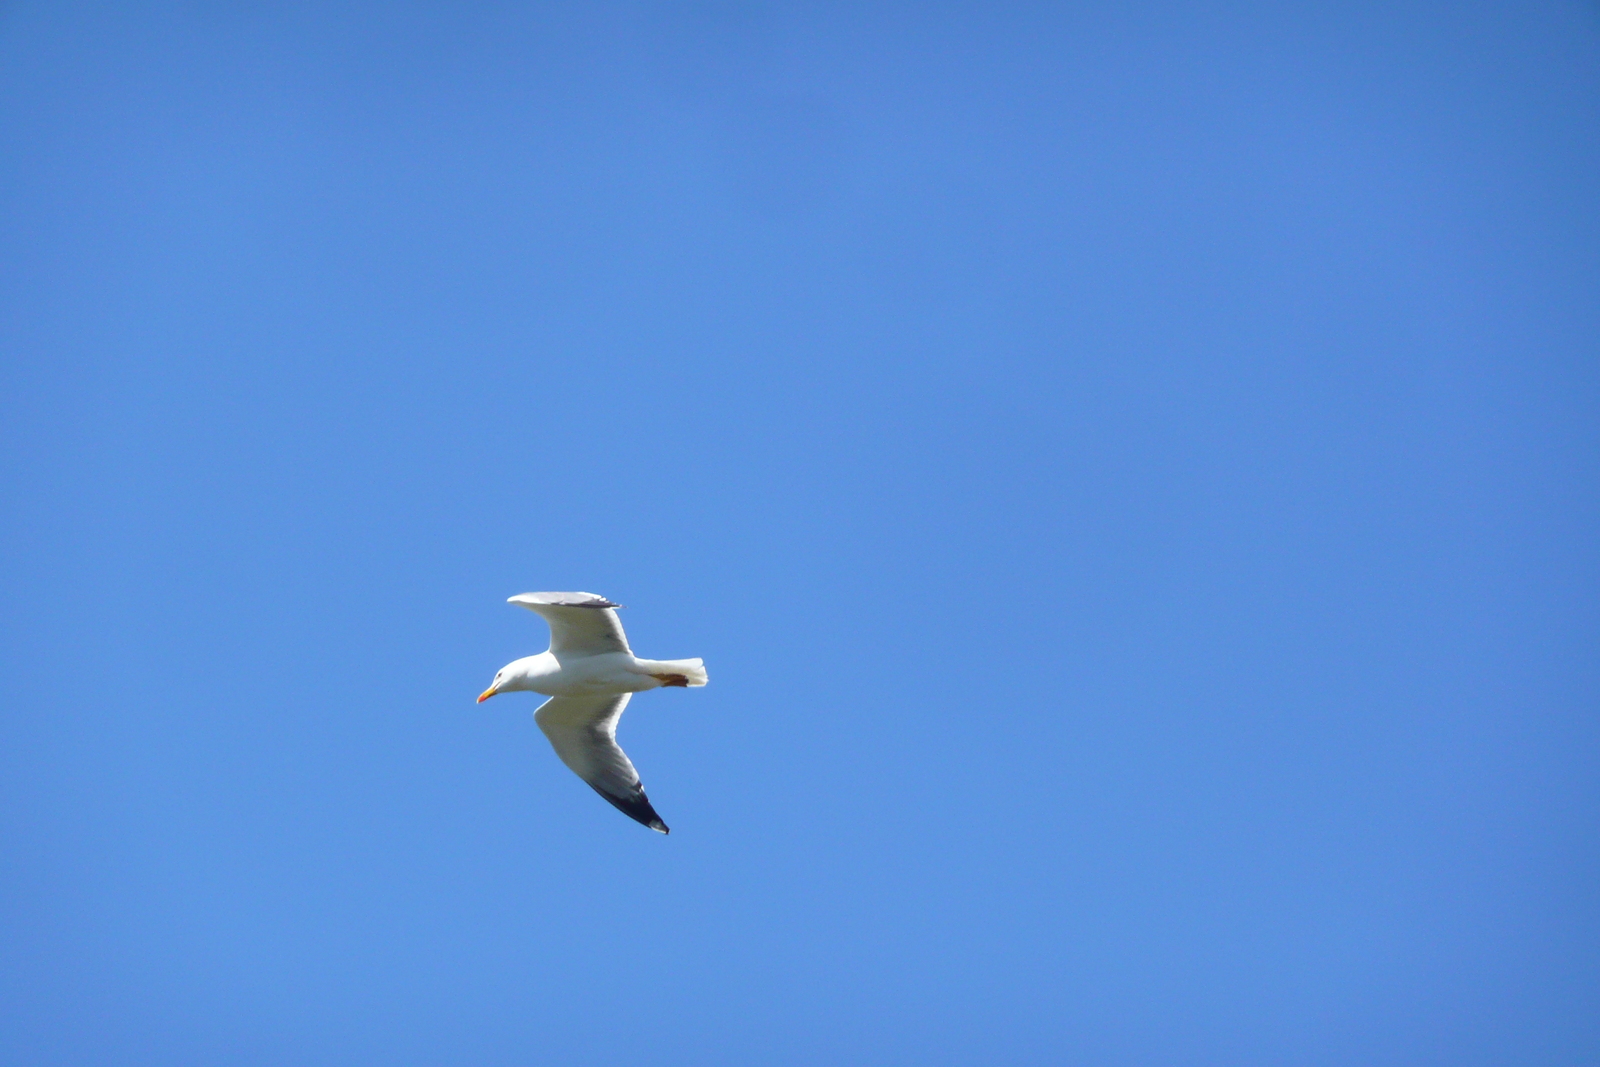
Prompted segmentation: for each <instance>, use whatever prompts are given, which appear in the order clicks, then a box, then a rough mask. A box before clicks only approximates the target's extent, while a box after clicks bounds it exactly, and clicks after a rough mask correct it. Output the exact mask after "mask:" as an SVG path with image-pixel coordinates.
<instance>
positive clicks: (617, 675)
mask: <svg viewBox="0 0 1600 1067" xmlns="http://www.w3.org/2000/svg"><path fill="white" fill-rule="evenodd" d="M699 665H700V661H699V660H670V659H639V658H638V657H637V656H635V655H634V654H633V653H632V652H602V653H600V654H599V655H595V656H574V655H571V654H570V653H569V654H567V655H563V656H557V655H556V654H555V653H554V652H541V653H539V654H538V655H537V656H524V657H522V658H521V659H519V660H513V661H512V662H510V663H508V664H506V665H505V667H504V668H503V669H502V672H501V673H502V675H503V677H504V679H505V680H504V682H502V683H501V684H500V685H498V686H497V687H496V691H497V692H501V693H503V692H506V691H507V690H512V689H526V690H529V691H530V692H534V693H543V694H544V695H545V696H547V697H596V696H612V695H615V694H618V693H642V692H644V691H645V690H646V689H660V688H661V687H662V686H663V685H666V684H667V683H666V682H663V681H661V680H660V679H659V678H657V677H656V675H668V676H670V675H684V676H685V677H693V675H692V673H687V672H692V671H693V670H694V668H695V667H698V666H699ZM700 673H701V674H704V673H705V671H704V669H703V668H702V669H701V670H700ZM689 684H690V685H695V684H697V683H695V682H693V681H691V682H689ZM698 684H699V685H705V682H704V681H701V682H699V683H698Z"/></svg>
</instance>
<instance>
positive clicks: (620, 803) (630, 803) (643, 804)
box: [589, 785, 672, 834]
mask: <svg viewBox="0 0 1600 1067" xmlns="http://www.w3.org/2000/svg"><path fill="white" fill-rule="evenodd" d="M589 788H591V789H593V790H594V791H595V792H596V793H599V794H600V795H601V796H603V797H605V798H606V801H607V803H609V804H610V805H611V806H612V807H614V808H616V809H617V810H618V811H620V812H622V814H624V815H626V816H627V817H628V818H630V819H632V820H633V821H635V822H638V823H643V824H644V825H645V826H648V827H650V829H652V830H654V831H655V832H656V833H658V834H670V833H671V832H672V831H671V830H669V829H667V824H666V823H664V822H662V821H661V816H659V815H657V814H656V809H655V808H653V807H651V806H650V798H649V797H647V796H645V795H644V790H643V789H641V790H639V791H638V792H637V793H636V794H634V795H633V796H631V797H614V796H612V795H611V794H610V793H607V792H606V791H605V790H604V789H601V788H600V787H599V786H594V785H591V786H590V787H589Z"/></svg>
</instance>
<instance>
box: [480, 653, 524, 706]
mask: <svg viewBox="0 0 1600 1067" xmlns="http://www.w3.org/2000/svg"><path fill="white" fill-rule="evenodd" d="M514 667H516V664H515V663H508V664H506V665H505V666H504V667H501V668H500V669H499V670H497V671H495V672H494V681H493V682H491V683H490V685H489V688H487V689H485V690H484V691H483V692H481V693H479V694H478V703H480V704H482V703H483V702H484V701H485V700H488V699H489V698H490V697H492V696H494V695H495V694H496V693H503V692H505V691H506V690H507V689H515V688H516V687H517V686H516V672H515V671H514V670H513V668H514Z"/></svg>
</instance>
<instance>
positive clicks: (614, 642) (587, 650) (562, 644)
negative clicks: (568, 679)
mask: <svg viewBox="0 0 1600 1067" xmlns="http://www.w3.org/2000/svg"><path fill="white" fill-rule="evenodd" d="M506 603H508V604H518V605H520V606H522V607H525V608H527V609H528V610H529V611H536V612H538V613H539V614H540V615H543V616H544V621H545V622H548V623H549V624H550V651H551V652H554V653H555V654H556V655H557V656H558V657H560V656H562V655H568V656H598V655H600V654H601V653H604V652H631V651H633V650H632V649H630V648H629V647H628V638H627V636H626V635H625V634H623V632H622V620H621V619H619V618H617V612H616V609H617V608H620V607H621V606H622V605H621V604H613V603H612V602H611V601H609V600H607V599H606V598H605V597H603V596H596V595H595V594H594V593H518V594H517V595H516V596H514V597H508V598H507V599H506Z"/></svg>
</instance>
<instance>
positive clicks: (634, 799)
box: [533, 693, 667, 833]
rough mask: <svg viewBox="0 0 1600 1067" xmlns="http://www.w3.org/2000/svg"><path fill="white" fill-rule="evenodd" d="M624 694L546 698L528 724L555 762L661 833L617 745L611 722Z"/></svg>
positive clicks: (624, 700) (664, 828) (619, 711)
mask: <svg viewBox="0 0 1600 1067" xmlns="http://www.w3.org/2000/svg"><path fill="white" fill-rule="evenodd" d="M630 695H631V694H629V693H622V694H620V695H617V696H598V697H551V698H550V699H549V700H547V701H545V702H544V703H543V704H542V705H541V706H540V707H539V710H538V711H536V712H534V713H533V721H534V722H536V723H538V724H539V729H541V730H543V731H544V735H545V736H546V737H548V738H549V739H550V744H551V745H553V746H554V747H555V750H556V755H558V756H560V757H561V762H562V763H565V764H566V765H567V766H568V767H570V768H571V769H572V772H573V773H574V774H576V775H577V776H578V777H579V778H582V779H583V780H584V781H586V782H588V783H589V784H590V785H591V786H593V787H594V791H595V792H596V793H599V794H600V795H601V796H603V797H605V798H606V799H607V800H609V801H610V802H611V803H612V804H614V805H616V807H617V810H619V811H621V812H622V813H623V814H625V815H627V816H628V817H630V818H633V819H637V820H638V821H639V822H642V823H644V824H645V825H646V826H648V827H650V829H652V830H658V831H660V832H661V833H667V824H666V823H664V822H662V821H661V816H659V815H657V814H656V809H655V808H652V807H651V806H650V798H649V797H647V796H645V795H644V786H643V785H641V784H640V782H639V772H638V771H636V770H634V769H633V763H632V761H630V760H629V759H628V754H627V753H625V752H623V751H622V749H621V748H620V747H619V746H618V745H617V720H618V719H620V718H622V709H623V708H625V707H627V706H628V697H629V696H630Z"/></svg>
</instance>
